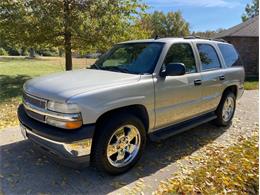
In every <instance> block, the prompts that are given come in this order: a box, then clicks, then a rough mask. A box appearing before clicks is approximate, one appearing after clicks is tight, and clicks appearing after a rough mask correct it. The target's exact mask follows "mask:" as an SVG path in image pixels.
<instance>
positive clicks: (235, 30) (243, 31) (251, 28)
mask: <svg viewBox="0 0 260 195" xmlns="http://www.w3.org/2000/svg"><path fill="white" fill-rule="evenodd" d="M215 37H216V38H223V37H259V16H255V17H253V18H251V19H249V20H247V21H245V22H243V23H241V24H239V25H236V26H234V27H231V28H229V29H227V30H224V31H223V32H221V33H218V34H217V35H216V36H215Z"/></svg>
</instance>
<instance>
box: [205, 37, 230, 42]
mask: <svg viewBox="0 0 260 195" xmlns="http://www.w3.org/2000/svg"><path fill="white" fill-rule="evenodd" d="M209 40H211V41H219V42H223V43H227V41H226V40H224V39H220V38H215V39H214V38H213V39H212V38H211V39H209Z"/></svg>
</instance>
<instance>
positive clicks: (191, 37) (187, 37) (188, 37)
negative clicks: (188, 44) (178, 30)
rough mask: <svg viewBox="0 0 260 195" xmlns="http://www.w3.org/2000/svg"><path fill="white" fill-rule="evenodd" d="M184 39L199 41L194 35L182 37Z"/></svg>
mask: <svg viewBox="0 0 260 195" xmlns="http://www.w3.org/2000/svg"><path fill="white" fill-rule="evenodd" d="M183 38H184V39H200V36H194V35H189V36H186V37H183Z"/></svg>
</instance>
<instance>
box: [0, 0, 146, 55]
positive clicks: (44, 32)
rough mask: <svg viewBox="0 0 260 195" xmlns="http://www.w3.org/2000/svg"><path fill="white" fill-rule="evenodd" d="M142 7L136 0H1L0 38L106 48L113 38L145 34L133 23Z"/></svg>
mask: <svg viewBox="0 0 260 195" xmlns="http://www.w3.org/2000/svg"><path fill="white" fill-rule="evenodd" d="M66 6H67V7H66ZM145 9H146V6H145V5H144V4H142V3H141V2H140V1H139V0H130V1H124V0H96V1H89V0H56V1H53V0H30V1H27V0H16V1H13V0H5V1H0V10H1V12H0V39H2V40H7V41H8V42H10V43H12V44H15V45H18V46H19V47H27V48H34V49H36V50H37V48H40V47H41V48H49V47H56V48H62V47H63V48H65V50H67V51H68V52H70V51H71V49H72V50H90V49H91V48H95V50H98V51H105V50H107V48H108V47H110V46H111V45H112V44H114V43H116V42H119V41H123V40H128V39H138V38H145V37H146V36H147V34H146V32H145V31H144V30H143V29H141V28H140V26H139V25H134V24H135V20H137V19H138V17H139V15H140V14H141V13H143V12H144V10H145ZM65 40H66V41H65ZM65 44H67V46H66V47H65Z"/></svg>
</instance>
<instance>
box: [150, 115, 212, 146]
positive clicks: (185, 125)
mask: <svg viewBox="0 0 260 195" xmlns="http://www.w3.org/2000/svg"><path fill="white" fill-rule="evenodd" d="M216 118H217V116H216V115H215V113H214V112H210V113H207V114H204V115H201V116H198V117H195V118H193V119H190V120H187V121H184V122H181V123H178V124H175V125H172V126H169V127H166V128H163V129H160V130H157V131H155V132H153V133H151V134H150V135H149V136H150V139H151V140H152V141H159V140H162V139H165V138H168V137H171V136H173V135H176V134H178V133H181V132H184V131H186V130H188V129H191V128H193V127H196V126H198V125H201V124H203V123H206V122H209V121H211V120H214V119H216Z"/></svg>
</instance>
